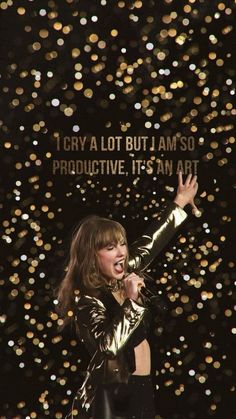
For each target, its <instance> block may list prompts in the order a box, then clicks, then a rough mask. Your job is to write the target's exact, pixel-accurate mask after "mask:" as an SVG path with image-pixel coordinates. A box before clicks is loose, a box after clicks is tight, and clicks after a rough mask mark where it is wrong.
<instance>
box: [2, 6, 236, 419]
mask: <svg viewBox="0 0 236 419" xmlns="http://www.w3.org/2000/svg"><path fill="white" fill-rule="evenodd" d="M0 11H1V27H0V39H1V46H0V52H1V54H0V57H1V58H0V74H1V78H0V91H1V94H0V105H1V106H0V108H1V116H0V129H1V179H0V191H1V204H0V207H1V208H0V209H1V267H0V272H1V276H0V286H1V288H0V301H1V312H0V327H1V334H0V344H1V351H2V357H1V359H2V361H1V370H2V371H1V391H0V397H1V405H0V418H1V419H13V418H14V419H23V418H24V419H31V418H32V419H35V418H37V419H38V418H56V419H62V418H63V417H64V415H65V413H66V412H67V411H68V409H69V406H70V403H71V400H72V396H73V394H74V392H75V390H76V388H77V387H78V386H79V384H80V383H81V380H82V378H83V375H82V372H83V370H84V368H85V366H86V362H87V355H86V354H85V352H84V350H83V348H82V347H81V345H80V343H79V342H77V341H76V339H75V334H74V331H73V330H67V331H66V332H64V333H63V334H61V333H60V332H59V331H58V325H60V323H61V320H60V319H59V318H58V316H57V314H56V313H55V301H54V297H53V290H54V288H55V286H56V285H57V284H58V282H59V280H60V278H61V277H62V275H63V269H64V268H65V266H66V257H67V251H68V246H69V241H70V233H71V232H72V230H73V226H74V225H75V223H76V222H77V221H78V220H79V219H81V218H82V217H83V216H84V215H87V214H88V213H96V214H100V215H103V216H107V217H113V218H115V219H117V220H118V221H120V222H122V224H123V225H124V226H125V227H126V228H127V230H128V237H129V241H130V242H131V241H132V240H133V239H135V238H136V234H137V232H138V231H143V229H144V228H145V226H146V225H148V223H149V222H150V220H151V219H152V217H153V215H154V213H156V212H158V210H159V207H160V206H161V204H162V203H163V202H164V201H167V200H170V199H172V197H173V191H174V187H175V186H176V177H175V176H174V175H173V176H171V177H167V176H164V175H163V176H158V177H157V176H155V175H150V174H149V175H148V174H147V173H145V172H144V173H143V174H142V175H140V176H139V177H135V176H128V177H126V176H87V175H86V176H85V175H81V176H76V175H75V176H55V175H53V174H52V166H51V162H52V160H53V159H54V158H59V153H58V152H57V151H56V141H57V138H59V137H60V138H62V137H63V136H65V135H85V136H88V138H89V137H90V136H91V135H105V136H109V135H131V136H132V135H133V136H134V135H147V136H151V135H154V136H157V137H159V136H160V135H163V136H165V137H166V136H176V137H177V138H178V137H180V136H181V135H184V136H190V135H192V136H194V138H195V139H196V142H197V147H196V149H195V150H194V151H191V152H187V153H184V155H183V154H181V153H180V152H175V153H172V154H170V153H167V152H163V153H161V157H162V158H169V156H171V158H174V159H178V158H183V159H185V158H186V159H198V160H199V161H200V163H199V169H198V175H199V189H200V190H199V195H198V199H197V202H196V203H197V205H198V206H199V208H200V209H201V211H202V216H201V217H200V218H193V217H191V216H190V217H189V219H188V221H187V223H186V224H185V226H184V228H183V229H182V230H181V234H180V235H179V237H178V238H176V239H175V240H173V242H172V243H171V244H170V245H169V246H168V249H166V250H165V251H164V252H162V254H161V255H160V257H159V259H158V260H157V261H155V263H154V264H153V265H152V267H151V269H150V273H151V275H152V276H153V277H154V278H155V281H156V283H157V287H158V290H159V292H161V293H162V295H163V296H164V298H166V300H167V301H168V305H169V308H170V310H169V314H168V315H167V316H166V318H165V319H164V321H162V322H160V321H156V323H155V328H154V351H153V365H154V368H155V370H156V378H155V383H156V403H157V410H158V415H157V417H156V419H208V418H211V417H213V418H217V419H234V418H236V410H235V371H234V365H235V335H236V322H235V307H236V302H235V299H236V297H235V280H236V273H235V263H236V262H235V231H236V229H235V227H236V225H235V220H234V214H235V198H236V197H235V185H236V184H235V170H236V169H235V163H236V161H235V154H234V149H235V130H234V125H235V124H234V121H235V114H236V109H235V71H236V70H235V63H234V61H233V54H234V49H235V48H234V35H235V32H234V26H235V16H234V13H235V1H220V0H219V1H216V0H211V1H208V2H207V1H204V0H184V1H182V2H180V1H178V2H177V1H174V0H173V1H172V0H163V1H154V0H147V1H144V0H143V1H139V0H137V1H125V0H124V1H122V0H120V1H118V0H112V1H108V0H100V1H96V2H91V1H85V0H80V1H73V0H67V1H65V0H62V1H60V2H59V1H53V0H49V1H44V0H42V1H40V2H39V1H38V2H37V1H26V0H25V1H24V0H18V1H13V0H8V1H1V2H0ZM120 155H121V156H123V154H122V153H120V154H119V158H120ZM99 156H100V155H99V154H98V157H99ZM107 156H108V157H107V158H114V153H113V152H111V153H110V154H107ZM117 156H118V155H117V154H116V155H115V158H116V157H117ZM60 157H63V154H60ZM64 157H65V158H75V153H73V152H71V153H67V154H66V156H64ZM84 157H86V158H88V157H89V156H88V155H86V154H83V155H81V153H79V152H77V153H76V158H84ZM123 157H124V156H123ZM131 157H135V158H139V159H156V158H158V157H160V156H157V155H155V153H151V152H147V151H145V152H144V151H139V152H135V153H133V155H131Z"/></svg>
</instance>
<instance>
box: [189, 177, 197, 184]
mask: <svg viewBox="0 0 236 419" xmlns="http://www.w3.org/2000/svg"><path fill="white" fill-rule="evenodd" d="M196 183H197V175H194V176H193V178H192V180H191V182H190V186H195V184H196Z"/></svg>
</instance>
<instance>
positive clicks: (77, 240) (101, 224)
mask: <svg viewBox="0 0 236 419" xmlns="http://www.w3.org/2000/svg"><path fill="white" fill-rule="evenodd" d="M121 240H125V241H126V232H125V229H124V227H123V226H122V225H121V224H120V223H118V222H117V221H114V220H110V219H108V218H102V217H99V216H97V215H90V216H88V217H86V218H84V219H83V220H82V221H81V222H80V223H79V224H78V225H77V227H76V228H75V230H74V232H73V235H72V240H71V246H70V257H69V263H68V266H67V269H66V274H65V277H64V278H63V280H62V282H61V284H60V286H59V288H58V292H57V300H58V303H59V305H58V307H59V312H60V314H61V315H62V317H64V318H65V322H68V321H69V318H68V316H67V313H68V311H69V310H72V311H73V307H74V304H75V297H76V296H77V297H78V296H79V294H84V293H86V292H92V291H95V290H97V289H99V288H102V287H104V286H105V285H106V284H107V279H106V278H105V277H104V276H103V274H102V272H101V271H100V270H99V267H98V263H97V256H96V254H97V251H98V250H100V249H102V248H103V247H106V246H107V245H108V244H110V243H115V244H117V243H118V242H119V241H121ZM127 265H128V255H127V257H126V260H125V269H126V268H127ZM66 319H67V320H66Z"/></svg>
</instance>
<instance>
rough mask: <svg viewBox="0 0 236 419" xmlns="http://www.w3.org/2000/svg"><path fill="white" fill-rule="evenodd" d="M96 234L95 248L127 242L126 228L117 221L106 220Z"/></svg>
mask: <svg viewBox="0 0 236 419" xmlns="http://www.w3.org/2000/svg"><path fill="white" fill-rule="evenodd" d="M99 227H100V228H98V230H97V231H96V234H95V243H94V244H95V249H96V250H100V249H102V248H103V247H106V246H107V245H108V244H111V243H114V244H117V243H119V242H121V241H123V240H124V241H125V242H126V233H125V229H124V228H123V227H122V225H121V224H119V223H118V222H116V221H112V220H104V221H103V222H102V223H101V224H100V226H99Z"/></svg>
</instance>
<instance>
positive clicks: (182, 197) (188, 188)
mask: <svg viewBox="0 0 236 419" xmlns="http://www.w3.org/2000/svg"><path fill="white" fill-rule="evenodd" d="M197 190H198V183H197V176H196V175H195V176H193V175H191V174H190V175H188V176H187V179H186V181H185V183H183V176H182V172H179V173H178V189H177V193H176V197H175V199H174V202H175V203H176V204H177V205H179V206H180V207H181V208H184V207H185V205H187V204H190V205H191V207H192V212H193V214H195V215H197V213H200V211H199V209H198V208H197V207H196V205H195V203H194V198H195V195H196V193H197Z"/></svg>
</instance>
